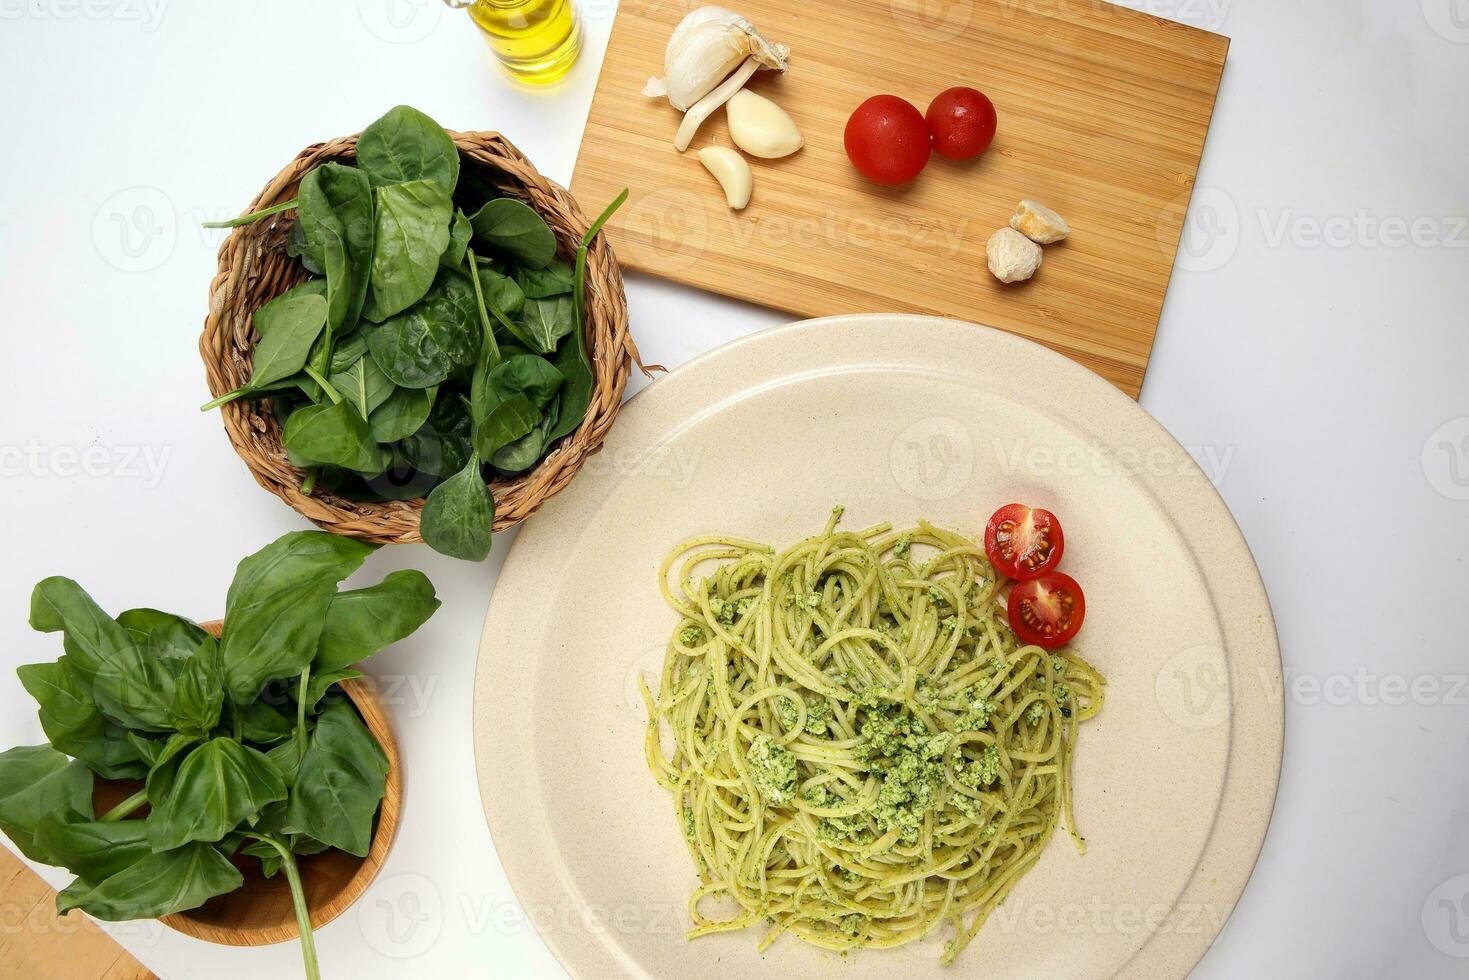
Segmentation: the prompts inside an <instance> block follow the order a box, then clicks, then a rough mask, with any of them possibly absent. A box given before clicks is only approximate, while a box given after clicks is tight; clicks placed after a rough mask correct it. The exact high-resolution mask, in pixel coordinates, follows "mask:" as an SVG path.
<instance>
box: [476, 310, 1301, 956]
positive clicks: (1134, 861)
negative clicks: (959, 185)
mask: <svg viewBox="0 0 1469 980" xmlns="http://www.w3.org/2000/svg"><path fill="white" fill-rule="evenodd" d="M1012 500H1020V501H1026V502H1029V503H1032V504H1035V505H1039V506H1044V507H1047V508H1050V509H1051V510H1054V511H1055V512H1056V513H1057V514H1059V515H1060V516H1061V518H1062V520H1063V521H1064V522H1065V527H1066V559H1065V569H1066V571H1068V572H1069V573H1070V574H1071V575H1073V576H1075V577H1076V578H1077V579H1078V580H1080V581H1081V583H1082V584H1083V585H1084V586H1085V588H1086V593H1087V621H1086V627H1085V629H1084V630H1083V631H1082V634H1081V636H1080V637H1079V639H1078V641H1077V644H1076V646H1077V648H1078V649H1079V650H1080V651H1081V652H1082V653H1084V654H1085V656H1086V657H1087V658H1088V659H1089V660H1090V661H1091V662H1092V663H1094V664H1095V665H1096V666H1097V667H1098V668H1100V669H1101V670H1102V671H1103V672H1104V673H1105V674H1106V675H1107V677H1108V681H1109V684H1108V693H1107V703H1106V708H1105V709H1104V710H1103V712H1102V713H1101V715H1100V716H1099V717H1098V718H1097V719H1096V720H1095V721H1093V722H1091V723H1089V724H1088V725H1087V727H1086V728H1085V730H1084V731H1083V732H1082V735H1081V742H1080V748H1079V751H1078V754H1077V758H1076V815H1077V819H1078V821H1079V823H1080V828H1081V830H1082V832H1083V833H1084V834H1085V835H1086V837H1087V841H1088V845H1089V849H1088V852H1087V854H1086V855H1085V856H1081V855H1079V854H1078V853H1077V852H1076V850H1075V848H1073V847H1072V846H1071V844H1070V842H1069V840H1068V839H1067V838H1066V837H1065V836H1064V835H1058V836H1057V837H1056V838H1055V839H1054V840H1053V841H1052V843H1051V845H1050V847H1049V848H1048V849H1047V851H1046V853H1045V854H1044V855H1043V856H1042V858H1041V860H1040V861H1039V862H1038V863H1037V865H1036V867H1035V868H1034V870H1032V871H1031V873H1030V874H1029V875H1028V876H1027V877H1026V878H1025V879H1024V880H1023V882H1022V883H1021V884H1020V885H1019V886H1018V887H1017V888H1016V889H1015V890H1014V891H1013V892H1012V893H1011V895H1010V897H1009V899H1008V900H1007V901H1006V903H1005V905H1004V906H1002V907H1001V908H999V909H997V910H996V913H995V914H994V915H993V916H992V917H991V919H990V921H989V923H988V924H987V925H986V926H985V928H984V930H983V931H982V932H981V933H980V935H979V936H978V937H977V938H976V940H975V942H974V943H973V945H971V946H970V947H969V949H968V950H967V951H966V952H965V953H964V955H963V957H961V959H960V960H959V963H958V966H957V973H959V974H965V975H968V974H970V973H971V972H982V973H983V975H985V976H991V977H1006V976H1013V977H1060V976H1065V977H1101V976H1110V975H1114V974H1117V973H1125V974H1127V975H1128V976H1132V977H1139V976H1143V977H1146V976H1174V977H1176V976H1183V975H1184V974H1185V973H1187V972H1188V970H1189V969H1190V968H1191V967H1192V966H1193V965H1194V964H1195V963H1196V962H1197V961H1198V959H1199V957H1200V956H1202V955H1203V953H1204V951H1205V950H1206V949H1207V948H1208V946H1209V943H1210V942H1211V941H1213V939H1214V937H1215V936H1216V935H1217V934H1218V932H1219V930H1220V929H1221V928H1222V927H1223V925H1224V921H1225V919H1226V918H1227V917H1228V915H1229V913H1230V911H1231V910H1232V908H1233V906H1234V903H1235V902H1236V901H1237V900H1238V898H1239V896H1240V893H1241V892H1242V890H1243V889H1244V886H1245V882H1246V880H1247V879H1248V878H1249V875H1250V871H1251V869H1252V868H1253V866H1254V863H1255V858H1256V856H1257V855H1258V853H1259V850H1260V846H1261V843H1262V841H1263V839H1264V836H1265V830H1266V826H1267V825H1268V823H1269V820H1270V811H1271V807H1272V806H1273V804H1274V800H1275V790H1276V784H1277V782H1278V779H1279V772H1280V755H1281V744H1282V711H1281V704H1280V701H1279V699H1278V698H1275V697H1272V696H1271V694H1270V692H1275V691H1279V690H1280V655H1279V650H1278V647H1277V645H1276V638H1275V629H1274V623H1273V621H1272V619H1271V615H1270V608H1269V605H1268V603H1267V601H1266V598H1265V592H1264V589H1263V587H1262V585H1261V583H1260V578H1259V575H1258V574H1257V572H1256V570H1255V565H1254V562H1253V561H1252V560H1251V558H1250V553H1249V551H1248V549H1247V548H1246V546H1245V542H1244V540H1243V539H1242V538H1241V537H1240V533H1239V530H1238V529H1237V528H1236V526H1235V524H1234V521H1233V520H1232V519H1231V518H1230V515H1229V512H1228V511H1227V510H1226V509H1225V506H1224V503H1223V501H1221V500H1220V498H1219V496H1218V494H1217V493H1215V491H1214V489H1213V487H1212V486H1211V485H1210V484H1209V482H1208V481H1207V480H1206V479H1205V478H1204V476H1203V475H1202V474H1201V473H1200V471H1199V470H1198V468H1197V467H1196V466H1195V465H1194V463H1193V462H1192V460H1191V459H1190V458H1189V457H1188V455H1187V454H1186V453H1185V452H1184V451H1183V449H1182V448H1181V447H1180V446H1179V445H1178V444H1177V443H1176V442H1174V440H1173V439H1172V438H1171V437H1169V435H1168V434H1167V433H1166V432H1165V431H1164V430H1163V429H1162V428H1161V427H1160V426H1159V425H1158V424H1157V423H1156V422H1154V421H1153V420H1152V419H1151V418H1149V417H1148V415H1147V414H1146V413H1144V412H1143V411H1142V410H1141V409H1139V408H1138V407H1137V405H1136V404H1135V403H1133V402H1132V401H1131V400H1129V399H1128V398H1127V397H1126V396H1124V395H1122V394H1121V393H1119V392H1118V391H1117V390H1116V389H1114V388H1113V387H1112V386H1111V385H1109V384H1107V383H1106V382H1105V381H1103V380H1102V379H1101V378H1099V377H1097V376H1096V375H1094V374H1092V373H1091V372H1089V371H1087V370H1086V369H1084V368H1082V367H1079V366H1077V365H1076V364H1073V363H1072V362H1070V361H1068V360H1066V359H1064V358H1063V357H1061V356H1059V355H1057V354H1054V353H1052V352H1051V351H1049V350H1046V349H1045V348H1042V347H1039V346H1037V345H1035V344H1032V343H1029V342H1027V341H1024V340H1019V339H1016V338H1014V337H1011V336H1008V335H1006V334H1002V333H999V332H996V331H993V330H989V329H985V328H980V327H975V326H972V325H969V324H964V323H958V322H954V321H950V320H939V319H930V318H923V317H911V316H869V317H842V318H835V319H825V320H814V321H808V322H805V323H796V324H792V325H790V326H787V327H783V328H780V329H776V330H770V331H766V332H764V333H760V334H756V335H754V336H751V337H749V338H747V339H744V340H741V341H739V342H736V343H734V344H731V345H729V346H726V347H723V348H720V349H719V350H716V351H714V352H713V353H711V354H709V355H707V356H705V357H701V358H699V359H698V360H696V361H693V362H692V363H690V364H689V365H687V366H686V367H684V368H682V369H680V370H679V371H677V372H675V373H674V374H672V375H670V376H669V377H667V378H665V379H663V380H661V381H659V382H658V383H657V384H655V385H653V386H652V387H651V388H649V389H648V390H647V391H645V392H643V393H642V394H640V395H639V396H638V397H637V398H636V399H635V400H634V401H633V402H632V403H631V404H629V405H628V406H627V409H626V410H625V411H624V413H623V414H622V416H621V418H620V419H619V421H618V424H617V427H616V428H615V429H613V432H612V436H611V438H610V439H608V441H607V445H606V447H605V449H604V450H603V451H602V453H601V454H600V455H599V456H595V457H592V458H591V459H589V460H588V461H587V465H586V467H585V468H584V469H583V471H582V474H581V475H580V476H579V477H578V478H577V480H576V482H575V483H573V484H572V485H571V487H570V489H569V490H568V491H567V492H566V493H563V494H562V495H560V496H559V497H557V498H556V499H555V500H553V501H551V502H550V503H549V504H548V505H547V506H546V508H545V509H544V510H543V511H542V512H541V513H540V514H539V515H537V517H536V519H535V520H533V521H531V522H529V524H528V525H527V526H526V527H525V528H524V530H523V531H522V532H521V533H520V536H519V538H518V540H517V541H516V542H515V545H514V547H513V549H512V550H511V552H510V555H509V556H508V557H507V559H506V561H505V568H504V571H503V573H502V574H501V577H500V584H499V586H498V588H497V589H496V591H495V597H494V601H493V602H492V604H491V605H490V611H489V618H488V622H487V626H486V629H485V634H484V640H483V643H482V646H481V649H480V659H479V668H478V673H477V677H476V690H475V743H476V756H477V761H478V767H479V780H480V788H481V793H482V795H483V798H484V803H485V811H486V814H487V815H488V818H489V823H490V828H491V831H492V832H493V834H494V838H495V844H496V848H497V850H498V853H499V855H500V858H501V860H503V862H504V864H505V867H506V869H507V871H508V873H509V876H510V881H511V882H512V884H513V885H514V887H515V891H516V894H517V895H518V897H519V898H520V900H521V902H522V903H523V905H524V906H525V908H526V911H527V913H528V914H529V916H530V918H531V921H532V922H534V923H535V924H536V927H537V928H538V929H539V930H540V932H541V934H542V936H543V937H544V938H545V940H546V942H547V943H548V944H549V946H550V947H551V949H552V951H553V952H554V953H555V954H556V956H557V957H558V958H559V959H560V960H561V962H562V963H563V964H564V965H565V966H566V968H567V969H568V970H569V971H570V972H571V973H572V974H573V975H574V976H576V977H579V978H602V977H614V976H637V977H656V978H660V980H662V978H682V977H699V978H713V977H730V978H741V980H748V978H753V977H761V976H771V977H802V978H806V977H840V978H843V980H848V978H866V977H890V976H893V975H895V974H896V975H901V976H903V977H905V978H913V980H916V978H922V977H935V978H937V977H953V976H955V975H956V970H954V969H949V970H945V969H943V968H941V967H940V966H939V964H938V961H937V957H938V954H939V951H940V949H939V946H940V943H941V937H940V938H939V939H930V940H929V941H927V942H924V943H920V944H914V945H910V946H907V947H902V948H900V949H896V950H870V951H863V952H858V953H854V954H851V955H849V956H847V957H840V956H836V955H833V954H830V953H826V952H824V951H820V950H816V949H812V948H809V947H806V946H804V945H801V944H799V943H797V942H796V941H795V940H791V939H786V940H783V941H781V942H780V943H778V944H777V945H776V946H774V947H773V948H772V949H771V950H770V951H768V952H767V953H765V954H764V955H761V954H759V953H757V951H756V943H757V940H758V930H751V931H748V932H744V933H728V934H723V935H717V936H710V937H707V938H703V939H699V940H697V941H695V942H686V941H685V940H684V938H683V930H684V928H685V925H686V922H687V917H686V913H685V909H684V903H685V900H686V899H687V896H688V893H689V892H690V890H691V889H692V888H693V887H694V885H695V883H696V879H695V876H694V869H693V866H692V863H691V862H690V859H689V857H688V855H687V853H686V852H685V850H684V846H683V842H682V840H681V837H680V832H679V828H678V826H677V823H676V821H675V817H674V814H673V812H672V808H671V806H670V804H669V802H668V798H667V796H666V794H665V793H664V792H663V791H662V790H661V789H659V788H658V787H657V786H656V784H655V783H654V782H653V779H652V777H651V776H650V775H649V774H648V772H647V771H646V769H645V767H644V762H643V750H642V741H643V710H642V707H641V704H640V701H639V698H638V694H637V678H638V677H639V675H640V674H647V675H649V676H652V675H654V674H656V671H657V669H658V666H659V664H660V663H661V658H662V650H663V644H664V642H665V639H666V637H667V634H668V632H669V631H670V629H671V628H672V626H673V624H674V619H673V615H672V613H670V612H669V611H668V610H667V609H666V608H665V607H664V606H663V604H662V599H661V596H660V595H659V591H658V586H657V570H658V564H659V561H660V560H661V559H662V557H663V556H664V554H665V553H666V552H667V551H668V549H669V548H670V547H672V546H673V545H674V544H675V543H676V542H677V541H679V540H680V539H682V538H684V537H687V536H691V535H696V534H708V533H713V532H724V533H729V534H733V535H739V536H742V537H751V538H756V539H761V540H764V541H767V542H770V543H772V544H776V545H785V544H789V543H791V542H793V541H795V540H797V539H798V538H800V537H802V536H805V535H808V534H811V533H814V532H816V531H818V530H819V529H820V527H821V525H822V524H823V522H824V521H825V520H826V516H827V513H828V511H829V510H830V508H831V506H832V505H833V504H836V503H842V504H845V505H846V506H847V523H848V525H849V526H852V527H858V526H863V525H866V524H870V523H874V522H877V521H880V520H891V521H893V522H894V523H911V522H914V521H916V520H917V519H918V518H919V517H927V518H928V519H930V520H932V521H934V522H936V523H939V524H942V525H945V526H949V527H953V528H956V529H958V530H960V531H963V532H965V533H968V534H971V535H978V534H979V533H980V532H981V530H982V528H983V525H984V521H985V520H986V519H987V518H988V516H989V514H990V512H991V511H993V510H994V509H995V508H996V507H998V506H999V505H1001V504H1004V503H1008V502H1010V501H1012Z"/></svg>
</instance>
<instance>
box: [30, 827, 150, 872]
mask: <svg viewBox="0 0 1469 980" xmlns="http://www.w3.org/2000/svg"><path fill="white" fill-rule="evenodd" d="M35 839H36V844H37V846H38V847H39V848H40V849H41V850H44V851H45V852H46V853H47V854H50V855H51V857H52V859H53V861H54V863H56V864H59V865H61V866H62V867H64V868H66V869H67V870H68V871H70V872H71V873H72V874H74V875H80V876H81V877H83V878H89V879H91V880H92V881H101V880H102V879H104V878H110V877H111V876H113V875H115V874H117V873H118V872H119V871H121V870H123V869H124V868H127V867H129V866H131V865H133V864H136V863H137V862H138V861H141V860H142V859H143V858H144V857H146V856H147V855H148V854H149V853H150V849H149V847H148V826H147V821H144V820H113V821H110V822H109V821H102V820H88V821H79V822H67V821H65V820H62V819H60V818H59V817H58V816H57V815H56V814H54V813H48V814H46V816H44V817H42V818H41V822H40V824H38V825H37V827H36V838H35Z"/></svg>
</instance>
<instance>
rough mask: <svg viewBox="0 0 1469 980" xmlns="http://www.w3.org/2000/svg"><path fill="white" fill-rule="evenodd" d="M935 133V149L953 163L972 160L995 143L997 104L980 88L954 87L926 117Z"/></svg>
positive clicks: (937, 100)
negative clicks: (954, 161) (953, 161)
mask: <svg viewBox="0 0 1469 980" xmlns="http://www.w3.org/2000/svg"><path fill="white" fill-rule="evenodd" d="M924 119H925V120H926V121H927V122H928V128H929V130H931V131H932V132H933V149H934V152H935V153H937V154H938V155H939V156H941V157H948V158H949V159H950V160H969V159H972V158H974V157H977V156H979V155H980V154H981V153H983V152H984V151H985V150H987V149H989V147H990V144H991V143H993V142H994V141H995V130H996V129H997V128H998V126H999V117H997V116H996V115H995V104H994V103H993V102H991V101H990V100H989V96H987V95H985V94H984V93H983V92H981V91H979V90H978V89H973V88H965V87H962V86H961V87H959V88H951V89H946V90H945V91H943V92H940V93H939V94H938V95H936V96H934V100H933V101H932V102H930V103H929V105H928V113H927V114H926V115H925V116H924Z"/></svg>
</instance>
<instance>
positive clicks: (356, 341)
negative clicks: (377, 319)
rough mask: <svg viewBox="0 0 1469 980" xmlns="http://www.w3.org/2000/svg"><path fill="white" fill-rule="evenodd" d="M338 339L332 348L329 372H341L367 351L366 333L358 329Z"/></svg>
mask: <svg viewBox="0 0 1469 980" xmlns="http://www.w3.org/2000/svg"><path fill="white" fill-rule="evenodd" d="M339 339H340V343H338V344H336V345H335V346H334V347H333V348H332V360H331V365H330V370H329V374H341V373H342V372H343V371H345V370H347V369H348V368H349V367H351V366H352V365H353V364H356V363H357V361H358V360H359V359H360V358H361V357H362V355H363V354H366V353H367V335H366V334H364V333H362V332H361V331H360V330H359V331H355V332H353V333H352V334H349V335H348V336H346V337H342V338H339Z"/></svg>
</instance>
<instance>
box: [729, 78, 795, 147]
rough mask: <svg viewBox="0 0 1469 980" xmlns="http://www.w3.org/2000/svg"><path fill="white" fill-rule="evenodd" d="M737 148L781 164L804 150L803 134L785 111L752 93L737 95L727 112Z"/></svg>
mask: <svg viewBox="0 0 1469 980" xmlns="http://www.w3.org/2000/svg"><path fill="white" fill-rule="evenodd" d="M725 113H726V114H727V115H728V116H729V135H730V138H731V139H733V140H734V142H735V146H738V147H739V148H740V149H742V150H744V151H745V152H746V153H748V154H750V156H752V157H760V158H761V159H764V160H778V159H780V158H781V157H788V156H790V155H791V154H792V153H795V152H796V151H797V150H799V149H800V148H801V146H802V143H803V141H802V139H801V131H800V129H798V128H797V127H796V123H795V120H793V119H791V117H790V116H788V115H786V111H785V110H784V109H782V108H781V107H780V106H778V105H776V104H775V103H774V102H771V101H770V100H769V99H767V98H765V97H764V96H762V95H756V94H755V93H754V92H751V91H750V90H749V89H745V90H743V91H740V92H737V93H735V95H734V96H733V97H732V98H731V99H730V100H729V105H728V106H727V107H726V108H725Z"/></svg>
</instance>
